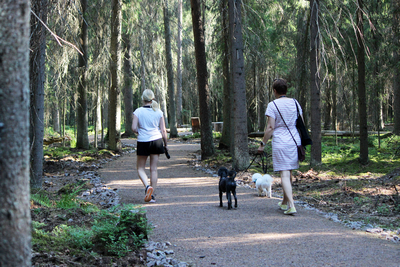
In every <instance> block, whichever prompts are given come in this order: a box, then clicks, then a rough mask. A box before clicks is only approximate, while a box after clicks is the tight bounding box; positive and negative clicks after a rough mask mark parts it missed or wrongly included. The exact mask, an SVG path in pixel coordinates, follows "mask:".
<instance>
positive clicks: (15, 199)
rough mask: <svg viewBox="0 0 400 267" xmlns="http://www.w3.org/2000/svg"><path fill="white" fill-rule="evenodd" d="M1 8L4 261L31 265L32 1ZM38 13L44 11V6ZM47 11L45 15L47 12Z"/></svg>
mask: <svg viewBox="0 0 400 267" xmlns="http://www.w3.org/2000/svg"><path fill="white" fill-rule="evenodd" d="M32 4H33V7H32V10H33V11H36V12H37V11H38V10H43V12H45V10H46V9H45V8H43V9H38V8H37V6H36V5H35V4H38V3H32ZM40 4H41V3H39V5H38V6H40ZM1 10H2V11H1V12H2V13H1V16H0V36H2V38H1V42H0V84H1V89H0V170H1V171H0V203H1V211H0V222H1V223H0V236H1V242H0V266H2V267H12V266H21V267H28V266H31V265H32V264H31V253H32V251H31V215H30V203H29V151H30V150H29V74H30V73H29V18H30V16H29V15H30V12H29V11H30V6H29V1H27V0H12V1H11V0H10V1H5V2H4V1H3V2H2V7H1ZM36 14H37V15H38V16H39V15H40V13H39V12H38V13H36ZM43 15H44V14H42V15H41V17H42V18H45V16H44V17H43ZM35 21H37V20H35ZM36 26H38V28H35V27H33V28H34V29H35V32H32V33H33V34H35V36H36V34H39V33H40V34H39V36H42V37H43V39H36V40H39V42H38V44H37V45H38V46H39V47H40V45H41V44H42V43H44V36H43V35H41V34H42V33H43V32H42V31H41V30H40V29H41V25H40V26H39V25H36ZM37 30H39V31H38V32H36V31H37ZM10 33H12V34H10ZM39 47H36V50H35V51H37V50H39V49H38V48H39ZM5 51H7V52H5ZM35 55H40V53H39V54H36V53H35ZM39 80H40V79H39ZM41 141H43V140H41ZM39 143H40V142H39Z"/></svg>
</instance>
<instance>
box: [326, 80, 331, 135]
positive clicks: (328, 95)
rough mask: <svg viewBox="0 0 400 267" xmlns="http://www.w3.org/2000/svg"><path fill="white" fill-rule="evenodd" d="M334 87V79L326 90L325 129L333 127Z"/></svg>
mask: <svg viewBox="0 0 400 267" xmlns="http://www.w3.org/2000/svg"><path fill="white" fill-rule="evenodd" d="M332 87H333V81H329V85H328V86H327V88H326V90H325V109H324V130H330V129H331V123H332V99H331V90H332Z"/></svg>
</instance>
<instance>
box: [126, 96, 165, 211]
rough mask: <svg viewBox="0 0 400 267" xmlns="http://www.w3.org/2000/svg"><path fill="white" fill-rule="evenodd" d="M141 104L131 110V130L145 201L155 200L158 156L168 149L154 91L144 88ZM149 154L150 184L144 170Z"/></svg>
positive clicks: (160, 112)
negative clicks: (135, 140) (135, 146)
mask: <svg viewBox="0 0 400 267" xmlns="http://www.w3.org/2000/svg"><path fill="white" fill-rule="evenodd" d="M142 100H143V106H142V107H140V108H138V109H136V110H135V112H133V120H132V130H133V132H135V133H137V134H138V138H137V162H136V163H137V164H136V166H137V172H138V175H139V178H140V180H141V181H142V183H143V185H144V187H145V198H144V201H145V202H151V203H153V202H156V200H155V197H154V188H155V187H156V186H157V179H158V172H157V165H158V158H159V156H160V154H163V153H165V151H168V147H167V139H168V137H167V129H166V128H165V121H164V116H163V113H162V111H161V110H160V108H159V105H158V103H157V102H156V101H155V100H154V93H153V91H151V90H150V89H146V90H144V91H143V94H142ZM149 156H150V185H149V184H148V177H147V175H146V172H145V167H146V161H147V158H148V157H149Z"/></svg>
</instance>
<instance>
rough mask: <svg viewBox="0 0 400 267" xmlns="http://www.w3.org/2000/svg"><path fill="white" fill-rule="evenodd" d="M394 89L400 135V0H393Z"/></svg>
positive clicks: (396, 123) (396, 128)
mask: <svg viewBox="0 0 400 267" xmlns="http://www.w3.org/2000/svg"><path fill="white" fill-rule="evenodd" d="M392 5H393V43H394V50H393V64H394V68H393V70H394V75H393V76H394V77H393V91H394V101H393V103H394V105H393V109H394V129H393V133H394V134H397V135H400V104H399V103H400V0H393V2H392Z"/></svg>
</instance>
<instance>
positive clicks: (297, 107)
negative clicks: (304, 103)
mask: <svg viewBox="0 0 400 267" xmlns="http://www.w3.org/2000/svg"><path fill="white" fill-rule="evenodd" d="M293 101H294V104H295V105H296V109H297V117H299V115H300V111H299V106H297V101H296V99H294V98H293Z"/></svg>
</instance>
